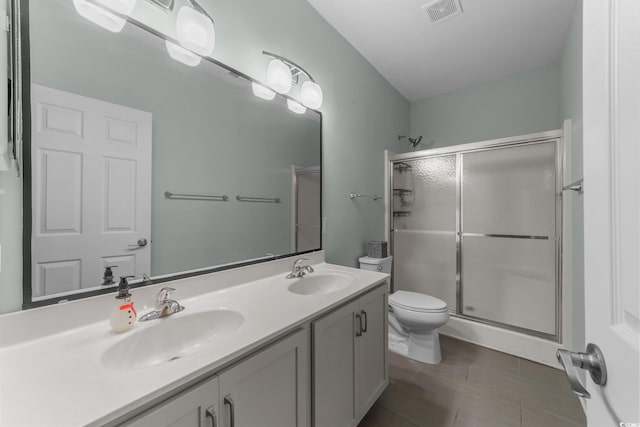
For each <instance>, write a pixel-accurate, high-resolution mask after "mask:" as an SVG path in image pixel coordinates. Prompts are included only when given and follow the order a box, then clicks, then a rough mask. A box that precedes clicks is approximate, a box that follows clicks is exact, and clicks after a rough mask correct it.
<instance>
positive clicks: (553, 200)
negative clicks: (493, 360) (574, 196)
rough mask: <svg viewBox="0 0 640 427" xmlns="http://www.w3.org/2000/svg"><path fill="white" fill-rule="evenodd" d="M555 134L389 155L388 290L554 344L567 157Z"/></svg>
mask: <svg viewBox="0 0 640 427" xmlns="http://www.w3.org/2000/svg"><path fill="white" fill-rule="evenodd" d="M554 135H555V134H554V133H548V134H538V135H537V136H531V137H528V138H527V137H523V139H521V140H519V141H514V140H513V139H512V140H508V141H507V140H505V141H502V142H501V141H493V142H489V143H473V144H465V145H458V146H452V147H447V148H443V149H434V150H426V151H421V152H414V153H405V154H397V155H390V156H389V168H388V193H387V194H388V198H387V200H388V209H389V212H388V222H387V223H388V225H389V227H390V233H389V238H390V241H391V251H392V255H393V272H394V274H393V287H394V290H409V291H415V292H422V293H425V294H428V295H432V296H435V297H437V298H440V299H442V300H444V301H446V303H447V305H448V306H449V309H450V311H451V314H452V315H453V316H457V317H461V318H465V319H468V320H473V321H477V322H481V323H486V324H490V325H494V326H499V327H502V328H506V329H511V330H516V331H518V332H522V333H526V334H529V335H534V336H538V337H542V338H546V339H549V340H553V341H560V333H561V327H560V326H561V325H560V323H561V301H560V299H561V295H562V293H561V267H562V266H561V253H562V248H561V244H562V239H561V236H562V187H561V186H562V167H563V159H562V152H563V150H562V147H561V145H562V138H561V137H559V136H557V135H556V136H554Z"/></svg>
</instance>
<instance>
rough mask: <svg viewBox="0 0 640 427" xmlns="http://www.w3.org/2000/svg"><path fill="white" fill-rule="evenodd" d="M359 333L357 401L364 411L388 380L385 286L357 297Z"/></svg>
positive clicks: (362, 411) (362, 412)
mask: <svg viewBox="0 0 640 427" xmlns="http://www.w3.org/2000/svg"><path fill="white" fill-rule="evenodd" d="M359 302H360V310H359V314H360V316H361V318H362V329H363V331H362V336H360V337H359V338H358V355H357V356H358V363H357V366H358V393H357V396H358V403H359V412H360V414H361V415H363V416H364V414H366V413H367V411H368V410H369V409H371V406H372V405H373V404H374V403H375V401H376V399H378V397H380V395H381V394H382V392H383V390H384V389H385V387H386V386H387V385H388V384H389V372H388V367H387V340H388V335H387V310H388V309H387V287H386V286H382V287H380V288H378V289H376V290H374V291H371V292H369V293H368V294H366V295H364V296H363V297H362V298H360V299H359Z"/></svg>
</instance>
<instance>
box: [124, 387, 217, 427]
mask: <svg viewBox="0 0 640 427" xmlns="http://www.w3.org/2000/svg"><path fill="white" fill-rule="evenodd" d="M217 418H219V413H218V378H217V377H214V378H212V379H209V380H207V381H205V382H204V383H202V384H201V385H199V386H195V387H194V388H192V389H190V390H188V391H186V392H184V393H182V394H180V395H178V396H176V397H175V398H173V399H170V400H169V401H168V402H165V403H162V404H160V405H158V406H156V407H155V408H152V409H150V410H149V411H147V412H145V413H143V414H142V415H140V416H138V417H136V418H134V419H133V420H131V421H129V422H126V423H125V424H124V425H125V426H127V427H218V423H217Z"/></svg>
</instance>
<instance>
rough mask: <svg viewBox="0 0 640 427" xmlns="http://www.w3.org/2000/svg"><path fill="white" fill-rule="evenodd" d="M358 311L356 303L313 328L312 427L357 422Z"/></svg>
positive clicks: (332, 426)
mask: <svg viewBox="0 0 640 427" xmlns="http://www.w3.org/2000/svg"><path fill="white" fill-rule="evenodd" d="M357 308H358V302H357V301H356V302H354V303H351V304H348V305H346V306H344V307H342V308H339V309H338V310H336V311H334V312H332V313H330V314H328V315H327V316H325V317H323V318H322V319H319V320H317V321H315V322H313V324H312V332H313V384H314V386H313V391H314V393H313V408H314V410H313V420H314V423H313V425H314V427H348V426H355V425H357V423H358V421H359V413H358V408H357V405H356V400H355V394H356V382H355V380H356V371H355V351H356V347H355V345H356V341H355V340H356V336H355V335H356V332H357V331H358V329H357V328H356V324H355V311H356V309H357Z"/></svg>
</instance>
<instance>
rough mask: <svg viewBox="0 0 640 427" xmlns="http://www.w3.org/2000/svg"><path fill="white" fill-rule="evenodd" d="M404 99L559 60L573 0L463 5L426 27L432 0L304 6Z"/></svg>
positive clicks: (319, 1) (320, 0)
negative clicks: (326, 24) (455, 13)
mask: <svg viewBox="0 0 640 427" xmlns="http://www.w3.org/2000/svg"><path fill="white" fill-rule="evenodd" d="M307 1H308V2H309V3H310V4H311V5H312V6H313V7H314V8H315V9H316V10H317V11H318V12H319V13H320V14H321V15H322V16H323V17H324V18H325V19H326V20H327V21H328V22H329V24H331V25H332V26H333V27H334V28H335V29H336V30H337V31H338V32H339V33H340V34H341V35H342V36H343V37H344V38H345V39H347V41H348V42H349V43H351V44H352V45H353V46H354V47H355V48H356V49H357V50H358V51H359V52H360V53H361V54H362V55H363V56H364V57H365V59H367V61H369V62H370V63H371V64H372V65H373V66H374V67H375V68H376V69H377V70H378V72H379V73H380V74H382V76H383V77H384V78H385V79H387V80H388V81H389V83H391V84H392V85H393V86H394V87H395V88H396V89H397V90H398V91H399V92H400V93H401V94H402V95H403V96H404V97H405V98H407V99H408V100H409V101H411V102H413V101H419V100H422V99H425V98H428V97H430V96H434V95H438V94H442V93H446V92H449V91H451V90H456V89H461V88H464V87H468V86H472V85H475V84H478V83H481V82H485V81H489V80H495V79H499V78H501V77H504V76H507V75H510V74H513V73H517V72H520V71H525V70H529V69H532V68H535V67H539V66H542V65H546V64H549V63H552V62H557V61H559V60H560V58H561V56H562V50H563V47H564V40H565V37H566V34H567V31H568V30H569V26H570V23H571V18H572V15H573V11H574V7H575V3H576V0H461V1H462V9H463V13H462V14H460V15H458V16H455V17H452V18H450V19H449V20H446V21H442V22H440V23H439V24H437V25H434V24H432V23H431V22H430V21H429V19H428V16H427V14H426V12H425V11H424V9H422V8H421V6H423V5H425V4H426V3H429V2H430V0H307Z"/></svg>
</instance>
